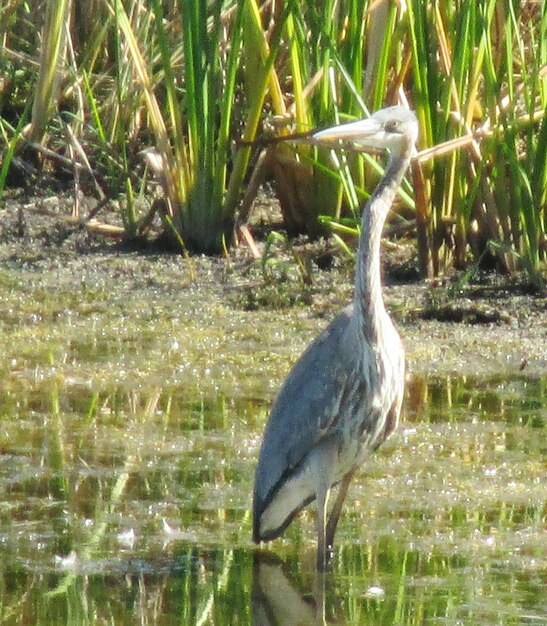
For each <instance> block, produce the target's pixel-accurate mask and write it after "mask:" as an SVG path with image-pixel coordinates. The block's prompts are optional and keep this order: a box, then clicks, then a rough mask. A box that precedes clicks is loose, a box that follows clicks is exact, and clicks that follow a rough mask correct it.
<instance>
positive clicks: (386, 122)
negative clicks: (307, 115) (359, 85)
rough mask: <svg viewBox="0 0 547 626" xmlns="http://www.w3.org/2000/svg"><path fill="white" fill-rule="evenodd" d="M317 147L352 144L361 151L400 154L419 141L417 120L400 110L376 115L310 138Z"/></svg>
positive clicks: (327, 129) (330, 129) (385, 111)
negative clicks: (371, 149) (386, 150)
mask: <svg viewBox="0 0 547 626" xmlns="http://www.w3.org/2000/svg"><path fill="white" fill-rule="evenodd" d="M311 138H312V140H313V142H314V143H316V144H318V145H324V146H329V147H334V146H336V145H338V144H340V143H343V144H344V143H349V144H353V145H355V146H358V147H360V148H373V149H377V150H378V149H379V150H385V149H388V150H390V152H391V153H392V154H400V153H401V152H403V151H404V150H405V149H406V148H407V147H408V146H409V145H412V146H414V145H415V143H416V140H417V139H418V120H417V119H416V115H415V114H414V112H413V111H409V110H408V109H405V108H403V107H400V106H393V107H388V108H386V109H380V110H379V111H376V113H374V114H373V115H371V117H368V118H366V119H364V120H359V121H357V122H350V123H349V124H341V125H339V126H332V127H331V128H326V129H325V130H321V131H319V132H317V133H314V134H313V135H312V136H311Z"/></svg>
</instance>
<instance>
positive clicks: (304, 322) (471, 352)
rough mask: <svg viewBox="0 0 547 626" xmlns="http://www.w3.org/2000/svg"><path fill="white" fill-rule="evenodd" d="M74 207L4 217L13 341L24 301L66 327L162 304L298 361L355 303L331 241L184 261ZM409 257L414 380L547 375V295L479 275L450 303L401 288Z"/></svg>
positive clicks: (444, 291) (399, 259)
mask: <svg viewBox="0 0 547 626" xmlns="http://www.w3.org/2000/svg"><path fill="white" fill-rule="evenodd" d="M69 202H70V198H69V197H65V198H63V197H62V196H60V197H58V196H55V197H52V198H45V199H41V200H36V199H28V198H23V197H16V196H14V198H13V199H12V200H11V201H9V202H8V203H7V205H6V208H5V209H4V210H3V215H2V221H1V225H0V294H1V300H2V308H3V310H4V313H3V315H2V318H3V320H2V321H3V323H2V325H3V326H4V330H5V331H6V330H9V326H10V321H9V313H8V312H9V311H10V310H16V309H17V306H18V305H17V302H20V300H21V298H22V297H23V296H24V298H25V301H26V305H25V306H26V307H27V309H28V315H29V320H31V318H32V315H33V303H37V302H39V301H40V299H43V298H49V299H50V300H51V303H52V306H53V304H56V306H54V307H53V308H55V312H54V313H53V312H52V315H53V314H55V315H58V316H60V317H61V318H62V317H63V309H66V310H67V311H68V310H69V309H70V311H71V312H72V313H71V315H82V314H83V313H82V306H83V305H82V299H84V300H85V306H86V307H87V308H88V309H89V308H90V307H93V306H99V307H103V309H104V311H106V312H107V311H108V310H109V309H110V308H111V309H112V312H113V315H116V316H119V315H120V314H121V315H127V316H131V315H132V312H139V315H145V314H146V313H145V312H146V311H147V310H148V311H149V314H150V315H154V314H155V313H154V311H156V314H157V315H158V317H164V316H165V312H164V309H163V307H160V306H159V304H160V303H161V304H163V305H167V306H168V307H171V308H172V309H173V310H181V311H185V312H186V313H187V314H188V315H193V316H195V323H196V327H197V328H199V327H200V324H201V327H202V328H203V330H204V331H206V330H207V328H208V327H211V328H212V327H213V326H214V325H215V324H219V325H220V327H221V328H224V327H226V326H227V325H229V324H230V320H233V319H234V318H237V321H238V324H241V325H242V326H245V325H248V328H249V332H250V333H251V334H252V336H253V342H254V343H253V346H254V349H258V348H257V347H261V350H263V351H264V352H265V353H275V352H279V353H280V354H284V353H286V352H288V353H289V355H288V358H289V359H291V360H292V359H293V358H295V356H296V355H297V354H298V353H299V351H300V350H301V349H302V348H303V347H304V346H305V345H306V344H307V343H308V342H309V340H310V339H311V338H312V337H313V336H314V334H315V333H316V332H317V330H318V329H319V328H321V327H323V326H324V325H325V324H326V323H327V322H328V321H329V320H330V319H332V317H333V316H334V315H335V314H336V312H337V311H338V310H339V309H340V308H341V307H342V306H344V305H345V304H346V303H347V302H348V301H349V300H350V298H351V294H352V280H353V263H352V262H351V260H349V259H348V258H347V257H346V256H345V255H344V254H343V253H341V252H339V251H338V250H337V249H336V248H334V247H333V246H332V245H330V244H327V243H325V242H320V243H315V244H313V245H310V244H305V243H304V242H299V243H297V244H295V245H294V246H293V249H292V250H289V249H288V248H287V247H286V246H284V245H282V244H279V245H276V246H274V247H273V248H272V250H271V251H270V255H269V258H268V261H267V263H266V264H261V263H260V262H259V261H254V260H253V259H252V258H251V256H250V254H249V251H248V250H247V249H246V248H245V247H240V248H238V249H236V250H234V252H233V254H232V255H231V256H230V258H226V259H223V258H206V257H190V258H184V257H183V256H180V255H176V254H172V253H171V254H169V253H164V252H162V251H161V250H160V249H158V247H157V246H153V245H148V246H144V247H141V248H140V249H138V250H136V249H135V247H134V246H133V247H132V246H127V245H124V244H121V243H120V242H119V241H117V240H116V239H112V238H107V237H103V236H100V235H97V234H96V233H91V232H89V231H88V230H86V229H85V228H83V227H81V226H78V225H75V224H73V223H70V222H69V221H67V219H66V217H65V216H66V214H67V210H66V206H65V205H66V204H68V203H69ZM112 217H113V219H115V216H112ZM259 231H260V229H259V228H257V232H259ZM259 243H260V241H259ZM295 253H296V257H295ZM412 254H413V250H412V246H411V244H410V243H404V242H403V243H401V244H397V245H396V246H394V247H393V246H390V248H389V250H384V255H385V257H386V258H385V259H384V264H385V267H386V276H385V282H386V287H385V298H386V303H387V306H388V309H389V310H390V312H391V314H392V316H393V317H394V319H395V320H396V322H397V326H398V328H399V331H400V334H401V336H402V337H403V341H404V344H405V347H406V351H407V358H408V363H409V369H410V371H411V372H414V373H424V374H425V373H433V374H443V375H444V374H451V373H454V374H464V375H474V374H478V375H483V374H487V375H495V374H497V373H503V374H504V375H507V374H508V373H511V372H514V373H515V375H520V374H528V375H531V376H537V375H544V374H545V372H546V371H547V315H546V313H547V305H546V302H547V300H546V298H545V293H537V292H533V291H532V290H530V289H529V288H528V287H527V285H526V282H525V279H524V278H523V277H500V276H497V275H495V274H482V275H480V276H478V277H475V278H474V279H473V281H472V282H470V283H468V284H466V285H462V286H461V287H460V288H459V289H457V290H455V291H454V293H452V294H450V295H449V293H448V290H449V287H450V286H453V285H454V281H455V280H456V279H455V278H454V279H453V280H450V279H446V280H445V281H435V282H424V281H417V280H408V279H407V280H401V278H400V277H401V275H402V274H403V272H402V271H401V268H402V265H403V264H405V266H406V265H408V259H409V258H412ZM295 258H296V259H298V260H299V262H298V261H297V260H295ZM71 294H72V297H71ZM94 301H95V304H94ZM114 305H116V306H114ZM40 314H41V315H43V314H44V313H40ZM158 322H159V320H158ZM29 323H30V322H29ZM137 323H138V320H137ZM288 323H290V324H291V326H294V331H295V332H294V338H293V339H291V340H290V343H291V345H290V346H283V337H284V335H283V332H282V329H283V328H285V327H286V325H287V324H288ZM90 332H93V331H92V330H91V331H90ZM173 332H174V334H176V330H174V331H173ZM224 336H225V337H226V338H227V339H226V341H229V340H230V339H229V335H224ZM272 337H273V338H274V339H273V340H272ZM275 337H277V339H275ZM243 339H245V338H243ZM245 340H246V341H248V338H247V339H245ZM219 341H220V342H221V341H222V340H221V339H219ZM261 342H262V346H260V343H261ZM217 343H218V342H217ZM219 345H220V344H219ZM221 348H222V346H221V345H220V348H219V350H221ZM251 349H253V348H251ZM212 358H214V357H212Z"/></svg>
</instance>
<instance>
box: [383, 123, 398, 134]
mask: <svg viewBox="0 0 547 626" xmlns="http://www.w3.org/2000/svg"><path fill="white" fill-rule="evenodd" d="M384 128H385V130H386V132H388V133H400V132H401V131H400V129H399V124H398V123H397V122H395V121H391V122H387V123H386V125H385V126H384Z"/></svg>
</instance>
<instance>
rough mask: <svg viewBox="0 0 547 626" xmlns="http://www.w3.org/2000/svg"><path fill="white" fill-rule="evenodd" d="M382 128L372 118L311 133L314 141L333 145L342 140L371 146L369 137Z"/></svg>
mask: <svg viewBox="0 0 547 626" xmlns="http://www.w3.org/2000/svg"><path fill="white" fill-rule="evenodd" d="M380 130H381V126H380V124H379V123H378V122H377V121H376V120H375V119H372V118H367V119H365V120H359V121H357V122H350V123H349V124H340V125H339V126H331V127H330V128H325V130H320V131H319V132H317V133H313V135H311V138H310V139H311V140H312V142H313V143H317V144H321V145H325V146H333V145H336V144H338V143H340V142H344V143H353V144H357V145H363V146H369V145H370V144H369V141H368V140H369V139H370V137H372V136H373V135H376V134H377V133H378V132H379V131H380Z"/></svg>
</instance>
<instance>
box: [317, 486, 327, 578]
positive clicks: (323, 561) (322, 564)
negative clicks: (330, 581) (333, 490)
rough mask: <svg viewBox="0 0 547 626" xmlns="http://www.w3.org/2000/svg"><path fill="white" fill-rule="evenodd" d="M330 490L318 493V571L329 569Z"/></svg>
mask: <svg viewBox="0 0 547 626" xmlns="http://www.w3.org/2000/svg"><path fill="white" fill-rule="evenodd" d="M329 494H330V488H324V487H323V488H321V489H318V491H317V571H318V572H324V571H325V570H326V569H327V540H326V519H327V504H328V501H329Z"/></svg>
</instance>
